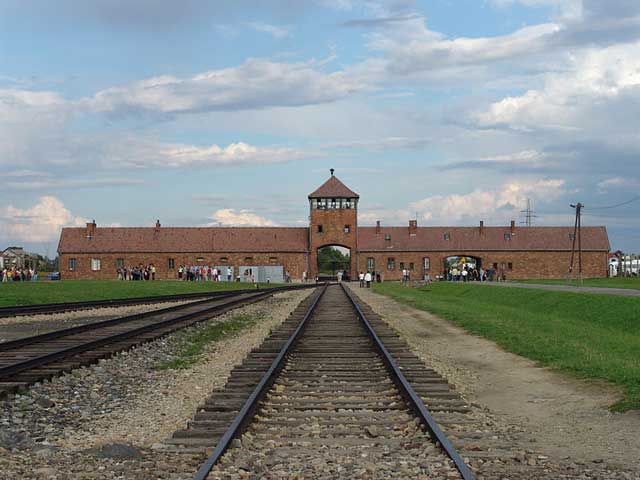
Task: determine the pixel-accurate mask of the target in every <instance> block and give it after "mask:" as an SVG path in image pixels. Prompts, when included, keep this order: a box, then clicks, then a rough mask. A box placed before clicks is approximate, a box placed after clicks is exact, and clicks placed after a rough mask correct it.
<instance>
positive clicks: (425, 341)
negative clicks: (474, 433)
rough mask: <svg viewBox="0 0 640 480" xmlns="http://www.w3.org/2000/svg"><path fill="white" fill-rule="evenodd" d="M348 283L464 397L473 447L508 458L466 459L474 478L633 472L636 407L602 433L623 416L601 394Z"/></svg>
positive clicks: (636, 474)
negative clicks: (475, 424)
mask: <svg viewBox="0 0 640 480" xmlns="http://www.w3.org/2000/svg"><path fill="white" fill-rule="evenodd" d="M408 288H409V287H408ZM352 290H353V291H354V292H355V293H356V294H357V295H358V296H360V297H361V298H362V299H363V300H364V301H365V302H367V303H368V304H369V305H370V306H371V307H372V308H373V309H374V310H375V311H376V312H377V313H378V314H379V315H380V316H381V317H382V318H383V319H384V320H385V321H386V322H387V323H388V324H389V325H390V326H391V327H393V328H394V329H395V330H396V331H397V332H398V333H399V334H400V335H401V337H403V338H404V339H406V341H407V343H408V344H409V345H410V346H411V348H412V350H414V351H415V352H416V354H418V356H420V358H422V359H423V360H424V362H425V363H426V364H427V365H429V366H431V367H432V368H434V369H435V370H436V371H438V372H439V373H440V374H441V375H443V376H444V377H446V378H447V380H448V381H449V383H450V384H453V385H455V386H456V389H457V390H458V391H459V392H460V393H461V394H462V395H463V396H464V397H465V399H466V400H467V402H469V405H471V406H472V407H473V412H472V414H471V415H472V417H473V418H475V419H477V420H479V421H480V422H481V424H482V430H483V437H484V440H479V441H478V444H479V446H480V447H482V445H483V442H485V444H487V445H491V446H495V447H496V448H497V449H499V450H500V451H504V452H506V453H508V456H509V457H510V460H508V461H501V460H496V461H487V462H484V463H483V464H481V465H480V464H478V462H477V461H474V460H473V459H471V461H472V464H474V469H475V470H476V471H477V472H478V473H479V478H483V479H496V480H502V479H505V478H508V479H513V478H518V479H549V480H551V479H568V478H571V479H574V478H576V479H584V480H586V479H589V480H591V479H593V480H595V479H598V480H600V479H601V480H609V479H633V480H638V479H640V466H639V465H638V457H637V456H635V455H634V454H633V451H634V449H635V448H637V445H638V444H637V430H636V429H635V428H634V427H633V425H635V424H636V422H637V420H638V419H637V414H634V413H633V412H631V413H628V414H625V417H626V418H627V422H628V423H629V424H630V425H629V426H628V427H626V428H625V427H624V425H619V427H617V428H616V434H615V435H613V434H611V435H610V434H607V433H606V432H607V431H608V430H609V429H610V428H611V427H612V426H613V425H615V424H619V423H620V420H622V419H623V418H624V417H623V416H621V415H614V414H611V413H610V412H607V411H606V409H605V408H604V407H605V406H606V405H607V404H611V403H612V402H611V401H610V400H611V398H609V397H610V395H609V394H608V393H604V394H603V393H602V392H599V391H597V390H596V389H595V388H593V387H592V386H585V385H584V384H582V383H581V382H579V381H577V380H573V379H567V378H564V377H563V376H561V375H559V374H556V373H554V372H551V371H549V370H547V369H542V368H539V367H537V366H536V365H535V364H534V363H533V362H531V361H529V360H526V359H523V358H521V357H518V356H517V355H513V354H510V353H507V352H504V351H503V350H501V349H500V348H499V347H497V346H496V345H495V344H494V343H493V342H490V341H488V340H484V339H482V338H479V337H475V336H472V335H470V334H468V333H466V332H465V331H464V330H462V329H460V328H458V327H455V326H453V325H452V324H450V323H449V322H447V321H445V320H442V319H440V318H438V317H436V316H434V315H432V314H430V313H428V312H424V311H422V310H417V309H415V308H412V307H409V306H406V305H402V304H400V303H398V302H396V301H395V300H393V299H391V298H389V297H386V296H383V295H378V294H376V293H373V292H372V291H371V290H370V289H360V288H358V287H357V285H355V286H352ZM605 397H606V398H605ZM607 400H609V401H607ZM589 432H591V433H589ZM595 432H598V434H596V433H595ZM618 437H619V438H618Z"/></svg>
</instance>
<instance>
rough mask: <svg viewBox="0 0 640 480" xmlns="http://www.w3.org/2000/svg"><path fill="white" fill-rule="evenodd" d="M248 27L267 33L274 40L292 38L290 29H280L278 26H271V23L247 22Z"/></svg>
mask: <svg viewBox="0 0 640 480" xmlns="http://www.w3.org/2000/svg"><path fill="white" fill-rule="evenodd" d="M246 25H247V26H248V27H250V28H253V29H254V30H255V31H257V32H262V33H266V34H268V35H271V36H272V37H274V38H286V37H290V36H291V32H290V31H289V30H288V29H286V28H284V27H278V26H276V25H271V24H269V23H264V22H247V23H246Z"/></svg>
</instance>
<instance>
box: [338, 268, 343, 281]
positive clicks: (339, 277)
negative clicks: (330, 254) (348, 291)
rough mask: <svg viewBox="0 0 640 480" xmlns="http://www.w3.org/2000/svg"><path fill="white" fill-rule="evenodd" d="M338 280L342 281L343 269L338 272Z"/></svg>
mask: <svg viewBox="0 0 640 480" xmlns="http://www.w3.org/2000/svg"><path fill="white" fill-rule="evenodd" d="M338 282H342V270H340V271H339V272H338Z"/></svg>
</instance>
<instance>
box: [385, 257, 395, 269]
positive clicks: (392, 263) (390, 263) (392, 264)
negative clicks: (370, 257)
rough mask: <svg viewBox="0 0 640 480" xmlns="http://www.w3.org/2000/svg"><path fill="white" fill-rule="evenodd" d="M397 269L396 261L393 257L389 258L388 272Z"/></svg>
mask: <svg viewBox="0 0 640 480" xmlns="http://www.w3.org/2000/svg"><path fill="white" fill-rule="evenodd" d="M395 269H396V259H395V258H393V257H389V258H387V270H395Z"/></svg>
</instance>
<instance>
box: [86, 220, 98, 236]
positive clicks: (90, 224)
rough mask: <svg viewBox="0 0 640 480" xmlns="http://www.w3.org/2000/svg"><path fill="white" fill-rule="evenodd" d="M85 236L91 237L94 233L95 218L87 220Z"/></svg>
mask: <svg viewBox="0 0 640 480" xmlns="http://www.w3.org/2000/svg"><path fill="white" fill-rule="evenodd" d="M86 232H87V238H88V239H91V238H93V236H94V235H95V234H96V221H95V220H91V221H90V222H87V230H86Z"/></svg>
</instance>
